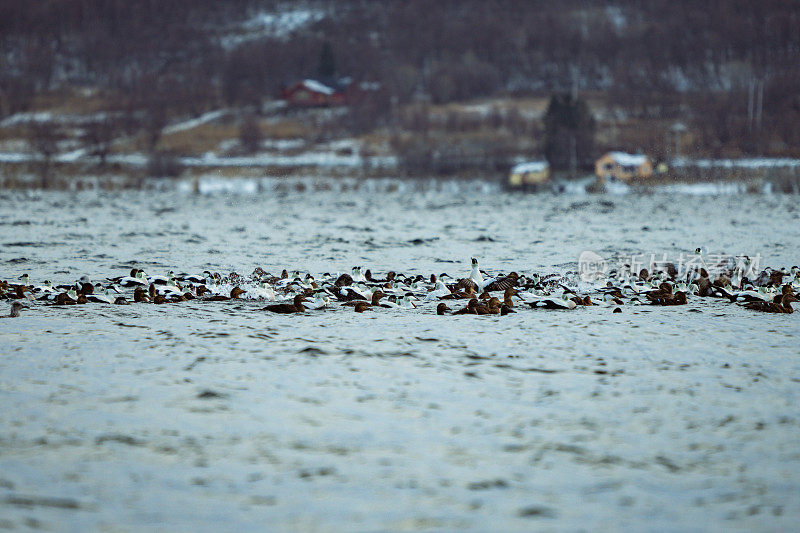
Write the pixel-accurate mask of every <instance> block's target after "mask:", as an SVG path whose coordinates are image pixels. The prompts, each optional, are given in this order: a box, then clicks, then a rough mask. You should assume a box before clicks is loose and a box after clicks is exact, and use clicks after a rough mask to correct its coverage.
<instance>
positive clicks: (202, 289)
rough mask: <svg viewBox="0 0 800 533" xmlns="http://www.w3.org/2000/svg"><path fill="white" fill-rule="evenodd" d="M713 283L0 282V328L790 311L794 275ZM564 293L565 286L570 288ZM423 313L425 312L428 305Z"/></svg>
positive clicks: (533, 279) (287, 277) (391, 278)
mask: <svg viewBox="0 0 800 533" xmlns="http://www.w3.org/2000/svg"><path fill="white" fill-rule="evenodd" d="M715 267H716V268H714V269H713V270H714V271H718V272H719V273H718V274H716V275H715V276H713V277H712V276H710V275H709V273H708V270H707V269H706V268H694V269H692V270H688V271H686V272H683V273H679V272H678V270H677V269H676V268H675V267H674V265H671V264H667V265H665V266H664V269H663V270H657V271H655V272H652V273H651V272H649V271H648V270H647V269H641V270H640V271H639V272H638V274H636V273H633V272H631V270H630V269H629V268H623V269H620V270H619V271H612V272H610V273H609V275H608V276H607V277H606V278H605V279H603V280H600V281H598V282H595V283H586V282H581V281H576V280H577V278H576V277H575V276H572V277H570V276H569V275H566V276H565V275H561V274H551V275H546V276H540V275H538V274H530V275H525V274H518V273H517V272H510V273H508V274H498V275H496V276H495V277H489V276H488V275H487V274H486V272H484V271H482V270H481V269H480V268H479V266H478V260H477V259H475V258H473V259H472V270H471V272H470V274H469V276H467V277H464V278H453V277H451V276H449V275H448V274H446V273H442V274H440V275H438V276H437V275H435V274H431V275H430V276H429V277H423V276H421V275H410V274H403V273H399V272H393V271H390V272H387V273H386V275H385V276H384V277H382V278H377V277H375V276H374V275H373V274H372V272H371V270H369V269H367V270H365V271H363V272H362V268H361V267H355V268H353V269H352V272H351V273H350V274H329V273H326V274H323V275H322V276H319V277H317V278H315V277H314V276H312V275H311V274H308V273H304V274H303V273H300V272H298V271H293V272H290V271H287V270H284V271H283V272H282V273H281V274H280V275H270V274H269V273H268V272H265V271H264V270H262V269H261V268H256V269H255V271H254V272H253V273H252V274H251V275H250V276H249V278H246V277H244V276H241V275H239V274H237V273H231V274H229V275H228V276H224V277H223V276H221V275H220V274H219V273H212V272H209V271H206V272H204V273H203V274H201V275H192V274H175V273H174V272H173V271H170V272H168V273H167V274H166V275H153V276H148V275H147V274H146V273H145V272H144V271H143V270H141V269H138V268H134V269H132V270H131V272H130V274H129V275H127V276H119V277H115V278H108V279H106V280H105V281H104V282H102V283H100V282H93V281H91V280H90V279H89V278H88V277H87V276H83V277H81V279H79V280H77V281H76V282H75V283H74V284H68V285H56V286H54V285H53V284H52V283H51V282H50V281H45V282H43V283H42V284H40V285H36V284H32V283H31V281H30V279H29V277H28V275H27V274H23V275H22V276H21V277H20V278H19V280H18V281H19V283H11V282H8V281H3V280H0V298H2V299H6V300H11V301H12V303H11V312H10V314H9V315H7V316H5V317H3V318H13V317H18V316H20V311H21V310H22V309H23V308H24V307H26V305H25V304H23V303H22V302H26V301H30V302H39V303H42V304H47V305H59V306H63V305H79V304H88V303H100V304H112V305H114V304H116V305H127V304H130V303H137V304H138V303H142V304H147V303H151V304H174V303H179V302H185V301H187V300H199V301H204V302H222V301H230V300H242V299H251V300H266V301H271V302H274V303H271V304H269V305H267V306H266V307H264V308H263V310H264V311H265V312H270V313H281V314H295V313H296V314H300V313H304V312H306V311H309V310H322V309H331V308H335V307H338V308H341V309H352V310H353V311H354V312H356V313H363V312H366V311H371V312H375V311H379V310H381V309H384V308H407V309H415V308H418V307H420V308H422V309H425V308H426V307H430V310H431V312H432V311H433V304H434V303H435V304H436V305H435V312H436V314H437V315H446V314H452V315H500V316H504V315H507V314H509V313H514V312H515V309H518V308H519V307H525V308H527V307H531V308H534V309H553V310H563V311H570V310H575V309H577V308H579V307H584V306H593V305H597V306H604V307H611V308H613V312H614V313H620V312H622V308H623V307H624V306H628V305H657V306H673V305H685V304H686V303H687V302H688V300H689V298H690V297H691V298H694V297H704V298H722V299H725V300H728V301H730V302H731V303H736V304H738V305H741V306H742V307H744V308H746V309H750V310H753V311H761V312H766V313H791V312H792V311H793V309H792V306H791V304H792V302H796V301H797V299H796V294H797V292H798V291H799V290H800V267H797V266H794V267H792V268H791V269H790V270H786V269H781V270H774V269H771V268H767V269H765V270H762V271H761V272H760V273H759V274H758V275H757V276H753V279H749V278H748V277H747V276H746V275H745V273H751V275H752V269H750V265H749V264H748V262H747V261H744V262H742V261H740V262H738V263H732V264H729V265H715ZM570 285H571V286H570ZM428 304H430V305H428Z"/></svg>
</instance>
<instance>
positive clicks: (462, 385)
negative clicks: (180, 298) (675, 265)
mask: <svg viewBox="0 0 800 533" xmlns="http://www.w3.org/2000/svg"><path fill="white" fill-rule="evenodd" d="M799 218H800V203H799V202H798V198H797V197H793V196H764V195H751V196H739V195H722V196H691V195H656V194H653V195H627V196H570V195H564V196H550V195H541V196H514V195H506V194H490V195H485V194H481V191H480V190H464V191H455V192H453V191H438V192H437V191H430V192H425V193H418V194H407V193H402V192H398V193H382V194H368V193H365V192H363V191H362V192H359V191H353V192H349V193H341V192H304V193H296V192H293V193H283V194H274V193H268V194H256V195H210V196H195V195H189V194H184V193H180V192H164V193H152V192H151V193H143V192H123V193H114V194H105V195H101V194H99V193H95V192H86V193H7V192H6V193H2V194H0V278H2V279H16V278H17V277H18V276H19V275H21V274H22V273H25V272H27V273H29V274H30V276H31V278H32V280H34V281H36V282H41V281H42V280H44V279H51V280H52V281H54V282H57V283H58V282H72V281H74V280H75V279H76V278H78V277H80V276H81V275H83V274H87V275H89V276H90V277H92V278H93V279H102V278H104V277H106V276H111V275H121V274H124V273H126V272H127V271H128V270H129V269H130V268H131V267H133V266H139V267H144V268H145V269H147V271H148V272H149V273H151V274H155V273H165V272H166V271H167V270H170V269H174V270H175V271H187V272H200V271H202V270H205V269H210V270H217V271H220V272H222V273H228V272H230V271H236V272H239V273H242V274H249V273H250V272H252V270H253V269H254V268H255V267H262V268H263V269H265V270H267V271H271V272H278V271H280V270H281V269H283V268H289V269H292V268H296V269H298V270H302V271H310V272H311V273H312V274H315V275H317V274H321V273H323V272H337V271H343V272H344V271H349V270H350V268H351V267H352V266H354V265H364V266H365V267H370V268H372V269H373V271H374V272H377V273H383V272H385V271H386V270H389V269H392V270H404V271H409V272H413V273H420V274H424V275H428V274H430V273H431V272H436V273H440V272H443V271H444V272H448V273H450V274H451V275H453V276H464V275H467V274H468V272H469V266H468V261H469V258H470V257H471V256H476V257H479V258H480V259H481V264H482V267H483V268H484V269H485V270H487V271H488V272H490V273H491V272H496V271H506V272H507V271H509V270H517V271H521V272H532V271H536V272H540V273H548V272H564V271H567V270H574V269H575V262H576V259H577V257H578V255H579V254H580V252H581V251H584V250H592V251H595V252H597V253H599V254H601V255H603V256H605V257H608V256H610V255H612V254H633V253H648V254H649V253H651V252H652V253H668V254H673V255H674V254H679V253H681V252H690V251H693V250H694V249H695V248H696V247H698V246H706V247H707V248H708V250H709V252H713V253H732V254H736V253H746V254H748V255H751V256H755V255H756V254H761V261H762V262H763V265H764V266H766V265H770V266H776V267H780V266H787V267H790V266H792V265H793V264H796V263H798V262H800V223H798V222H800V220H798V219H799ZM261 307H263V303H262V302H255V301H241V302H235V303H230V302H219V303H200V302H187V303H184V304H180V305H173V306H152V305H132V306H127V307H123V306H106V307H103V306H100V305H87V306H76V307H66V308H59V307H49V306H43V305H40V304H33V305H32V308H31V309H28V310H26V312H24V313H23V316H22V317H20V318H18V319H13V320H3V321H2V323H0V407H2V409H0V525H3V526H12V527H24V526H28V527H31V526H33V527H43V528H50V529H56V530H63V529H69V530H85V529H113V530H119V529H122V530H130V529H133V530H135V529H142V528H153V527H165V528H168V529H169V530H219V529H223V530H243V529H245V530H247V529H251V530H263V529H274V530H309V531H329V530H348V531H349V530H428V529H434V530H452V529H457V528H458V529H462V528H463V529H472V530H480V531H487V530H517V531H527V530H531V529H535V528H545V529H559V530H564V529H566V530H575V529H584V528H585V529H615V528H617V529H619V528H631V529H640V530H641V529H644V530H658V531H663V530H682V531H685V530H705V529H709V528H710V529H729V528H734V529H736V528H739V529H768V530H790V529H793V528H794V527H797V526H798V524H800V499H798V494H800V450H798V447H797V443H798V442H800V410H798V400H800V343H799V342H798V338H799V337H798V334H800V316H798V315H797V314H794V315H778V316H770V315H760V314H754V313H752V312H749V311H748V310H745V309H741V308H739V307H737V306H735V305H730V304H727V303H724V302H722V301H720V300H708V299H699V298H697V299H692V300H690V303H689V305H688V306H685V307H683V308H669V309H663V308H651V307H646V306H642V307H627V306H626V307H625V308H624V309H623V313H621V314H612V313H611V312H610V310H609V309H608V308H586V309H578V310H576V311H574V312H547V311H534V310H527V311H526V310H520V312H518V313H516V314H514V315H510V316H508V317H479V316H464V317H436V316H434V315H432V306H431V305H430V304H428V305H426V306H423V307H422V308H420V309H417V310H404V309H396V310H385V311H381V312H374V313H372V314H364V315H357V314H355V313H351V312H345V311H342V310H332V311H318V312H310V313H308V314H307V315H305V316H288V317H285V316H272V315H269V316H268V315H267V314H265V313H264V312H263V311H260V309H261ZM2 312H3V313H5V312H6V311H5V308H3V310H2Z"/></svg>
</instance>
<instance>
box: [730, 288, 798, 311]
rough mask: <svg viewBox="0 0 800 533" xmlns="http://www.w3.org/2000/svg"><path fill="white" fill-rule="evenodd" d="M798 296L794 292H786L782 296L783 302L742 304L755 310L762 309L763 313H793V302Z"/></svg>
mask: <svg viewBox="0 0 800 533" xmlns="http://www.w3.org/2000/svg"><path fill="white" fill-rule="evenodd" d="M796 301H797V298H796V297H795V295H794V294H792V293H789V292H787V293H785V294H784V295H783V296H782V297H781V303H775V302H747V303H745V304H743V305H742V307H744V308H745V309H752V310H753V311H761V312H763V313H786V314H788V313H792V312H794V309H792V302H796Z"/></svg>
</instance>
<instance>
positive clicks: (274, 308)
mask: <svg viewBox="0 0 800 533" xmlns="http://www.w3.org/2000/svg"><path fill="white" fill-rule="evenodd" d="M305 301H306V297H305V296H304V295H302V294H298V295H296V296H295V297H294V299H293V301H292V303H281V304H272V305H268V306H266V307H264V309H263V310H264V311H269V312H271V313H283V314H290V313H302V312H303V311H305V309H306V308H305V307H303V302H305Z"/></svg>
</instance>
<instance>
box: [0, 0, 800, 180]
mask: <svg viewBox="0 0 800 533" xmlns="http://www.w3.org/2000/svg"><path fill="white" fill-rule="evenodd" d="M798 57H800V3H798V2H796V1H793V0H767V1H762V2H752V1H749V0H726V1H722V0H710V1H707V2H695V1H691V0H669V1H667V0H651V1H647V2H641V1H634V0H630V1H625V0H613V1H612V0H598V1H592V2H588V1H578V0H566V1H563V2H549V1H544V0H542V1H528V0H524V1H522V0H495V1H485V0H462V1H446V0H443V1H436V2H429V1H421V0H410V1H405V2H372V1H366V0H337V1H333V0H329V1H306V2H275V1H267V0H231V1H226V2H219V1H216V0H195V1H193V2H178V1H167V2H164V1H156V0H141V1H136V2H129V1H123V0H105V1H103V0H46V1H40V2H30V1H27V0H6V1H4V2H2V3H0V61H2V67H1V68H0V153H1V154H0V164H2V165H3V171H4V173H5V174H6V181H8V175H16V176H24V175H26V174H27V173H32V174H35V175H36V176H38V177H39V178H41V180H42V184H43V185H47V184H52V179H53V178H52V175H51V174H52V172H51V171H52V169H53V168H56V167H58V168H60V169H61V171H62V172H61V174H64V173H66V174H69V173H70V172H71V173H86V172H94V173H109V172H110V173H131V172H133V173H139V174H142V175H151V176H174V175H181V174H185V173H192V172H199V171H203V172H205V171H208V170H209V169H212V170H214V171H216V172H219V173H226V172H227V173H232V172H238V171H240V170H241V169H251V170H252V169H256V170H253V171H254V172H260V173H264V172H267V173H278V174H284V175H291V174H293V173H307V172H311V171H320V169H322V170H321V171H323V172H326V173H330V174H334V175H336V174H346V175H354V174H357V175H367V176H368V175H388V174H394V175H408V176H414V175H429V176H430V175H453V174H465V173H466V174H470V173H472V174H481V175H502V174H504V173H507V172H508V169H509V167H510V166H511V165H513V164H514V163H516V162H520V161H523V160H526V159H531V158H542V157H547V158H548V159H549V160H550V162H551V166H553V167H554V169H555V170H559V169H565V168H567V167H568V166H569V165H572V167H573V169H574V168H580V169H590V168H591V166H592V164H593V163H594V161H595V160H596V159H597V157H599V156H600V155H601V154H602V153H604V152H606V151H608V150H625V151H628V152H631V153H644V154H648V155H649V156H650V157H651V158H653V160H654V161H656V162H658V161H668V162H669V161H672V160H675V158H678V157H684V158H686V157H688V158H742V157H751V158H752V157H773V158H774V157H783V158H797V157H800V128H798V127H797V124H798V123H800V68H798ZM304 81H310V82H313V83H316V84H317V85H312V89H313V88H316V89H318V91H317V93H314V91H311V93H310V94H312V95H313V96H314V97H319V98H322V100H319V101H316V100H315V101H310V100H308V98H309V94H308V93H306V92H302V91H303V90H305V89H306V86H303V85H302V83H303V82H304ZM298 84H300V85H298ZM297 91H300V92H299V93H298V92H297ZM298 94H300V95H302V96H303V98H305V100H304V99H301V98H299V97H296V96H297V95H298ZM334 95H337V97H338V96H339V95H340V96H341V100H334ZM558 98H562V99H563V98H566V99H567V100H570V101H572V102H573V104H575V106H574V109H582V110H584V111H581V113H583V115H582V116H580V117H577V118H576V117H573V118H569V117H565V116H560V117H558V116H557V117H555V118H554V117H553V112H554V111H553V109H554V108H553V103H554V102H555V101H556V100H557V99H558ZM548 108H549V109H550V110H551V114H550V120H551V125H552V121H553V120H555V121H556V122H559V121H560V122H561V123H563V124H566V126H565V127H567V128H568V129H569V128H572V130H570V131H571V132H572V133H571V134H570V135H569V141H564V139H567V137H565V138H564V139H560V138H559V137H558V135H557V134H553V131H556V130H558V128H556V130H552V128H551V130H550V132H549V133H548V125H547V124H548V121H547V119H546V116H547V111H548ZM562 141H564V142H562ZM548 142H549V144H548ZM232 169H235V170H232ZM39 178H37V179H39ZM12 181H13V180H12Z"/></svg>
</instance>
